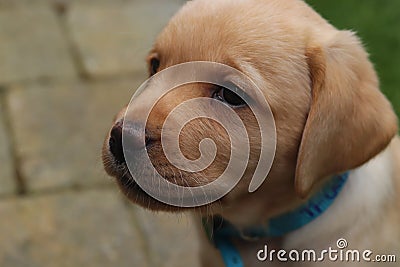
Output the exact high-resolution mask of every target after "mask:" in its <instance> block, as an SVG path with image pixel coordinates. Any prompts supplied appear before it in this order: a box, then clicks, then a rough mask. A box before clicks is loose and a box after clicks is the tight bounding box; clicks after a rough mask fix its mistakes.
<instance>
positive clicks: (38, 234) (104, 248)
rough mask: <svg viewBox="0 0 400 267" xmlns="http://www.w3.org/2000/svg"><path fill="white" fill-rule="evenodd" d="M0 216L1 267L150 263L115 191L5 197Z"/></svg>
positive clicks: (143, 265) (128, 266)
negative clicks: (0, 218)
mask: <svg viewBox="0 0 400 267" xmlns="http://www.w3.org/2000/svg"><path fill="white" fill-rule="evenodd" d="M0 214H1V216H2V218H3V219H2V220H0V229H1V231H2V234H1V235H0V266H10V267H11V266H12V267H26V266H29V267H54V266H57V267H71V266H86V267H114V266H118V267H125V266H126V267H132V266H140V267H147V266H149V265H148V263H147V262H148V259H147V258H146V256H145V255H146V252H145V250H144V246H143V242H142V238H141V235H140V233H139V232H138V230H137V229H135V228H134V227H133V225H132V223H131V215H130V214H129V212H128V211H127V210H126V209H125V206H124V204H123V203H122V201H121V200H120V198H119V196H118V195H117V194H116V191H106V190H104V191H101V190H98V191H85V192H78V193H74V192H69V193H68V192H66V193H60V194H57V195H51V196H49V195H44V196H35V197H30V198H22V199H21V198H20V199H9V200H3V201H1V202H0Z"/></svg>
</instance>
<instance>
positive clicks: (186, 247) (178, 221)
mask: <svg viewBox="0 0 400 267" xmlns="http://www.w3.org/2000/svg"><path fill="white" fill-rule="evenodd" d="M133 212H134V214H135V217H136V220H137V221H138V223H139V225H140V229H141V231H142V233H143V235H144V236H145V238H146V240H147V242H148V247H149V252H148V253H149V255H150V259H151V261H152V263H153V266H156V267H187V266H191V267H199V266H200V260H199V241H198V235H197V232H196V229H194V225H193V221H192V220H193V219H192V218H191V216H190V215H189V214H169V213H154V212H151V211H148V210H144V209H142V208H137V207H135V208H134V209H133Z"/></svg>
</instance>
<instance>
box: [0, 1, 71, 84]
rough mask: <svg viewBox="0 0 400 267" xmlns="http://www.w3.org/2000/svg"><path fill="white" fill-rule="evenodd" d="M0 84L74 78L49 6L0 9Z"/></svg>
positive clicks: (58, 26) (62, 38)
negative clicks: (37, 79)
mask: <svg viewBox="0 0 400 267" xmlns="http://www.w3.org/2000/svg"><path fill="white" fill-rule="evenodd" d="M0 40H1V42H0V58H1V60H0V73H1V74H0V84H5V83H12V82H15V81H22V80H31V79H36V78H42V77H50V78H52V77H72V76H74V75H75V70H74V65H73V62H72V57H71V55H70V53H69V50H68V44H67V42H66V39H65V38H64V36H63V34H62V30H61V27H60V23H59V21H58V20H57V17H56V14H55V12H54V11H53V10H52V9H51V7H50V6H48V5H44V4H40V3H38V4H37V5H29V6H24V5H21V6H18V7H15V8H0Z"/></svg>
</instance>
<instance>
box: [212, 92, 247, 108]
mask: <svg viewBox="0 0 400 267" xmlns="http://www.w3.org/2000/svg"><path fill="white" fill-rule="evenodd" d="M213 98H215V99H217V100H219V101H222V102H224V103H226V104H228V105H230V106H233V107H240V106H243V105H245V104H246V102H244V100H243V99H242V98H241V97H240V96H239V95H238V94H236V93H235V92H233V91H231V90H229V89H226V88H224V87H218V90H216V91H215V92H214V94H213Z"/></svg>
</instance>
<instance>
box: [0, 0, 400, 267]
mask: <svg viewBox="0 0 400 267" xmlns="http://www.w3.org/2000/svg"><path fill="white" fill-rule="evenodd" d="M210 1H211V0H210ZM184 2H185V1H184V0H147V1H146V0H131V1H128V0H70V1H67V0H64V1H62V0H58V1H57V0H0V216H1V220H0V267H3V266H6V267H19V266H24V267H27V266H28V267H31V266H38V267H39V266H40V267H42V266H44V267H47V266H59V267H63V266H96V267H103V266H120V267H123V266H140V267H146V266H149V267H160V266H161V267H164V266H165V267H180V266H182V267H183V266H185V267H187V266H198V265H197V260H196V259H197V250H198V243H197V241H196V234H195V232H194V229H193V227H192V224H191V223H190V218H189V216H187V215H185V214H183V215H168V214H163V213H158V214H154V213H151V212H148V211H144V210H142V209H140V208H137V207H134V206H133V205H131V204H129V203H127V202H126V201H125V199H124V197H122V196H121V195H120V193H119V191H118V189H117V187H116V185H115V184H114V183H113V181H112V179H111V178H109V177H107V176H106V175H105V173H104V171H103V169H102V165H101V158H100V151H101V146H102V142H103V138H104V136H105V134H106V132H107V130H108V129H109V127H110V124H111V120H112V117H113V116H114V114H115V113H116V112H117V111H118V110H119V109H120V108H121V107H122V106H123V105H124V104H125V103H127V102H128V101H129V99H130V97H131V95H132V94H133V92H134V91H135V89H136V88H137V87H138V86H139V85H140V84H141V83H142V82H143V81H144V80H145V79H146V78H147V74H146V67H145V63H144V62H145V61H144V59H145V55H146V53H147V51H148V50H149V49H150V47H151V44H152V41H153V40H154V37H155V36H156V35H157V33H158V32H159V31H160V30H161V29H162V27H163V25H165V23H166V22H167V21H168V19H169V18H170V17H171V16H172V14H173V13H174V12H175V11H176V10H177V9H178V8H179V7H180V6H181V5H183V4H184ZM309 3H310V4H311V5H312V6H313V7H314V8H315V9H316V10H317V11H319V12H320V13H321V14H322V15H323V16H324V17H325V18H327V19H328V20H329V21H330V22H332V23H333V24H334V25H335V26H337V27H339V28H341V29H352V30H354V31H356V32H358V34H359V35H360V36H361V38H362V39H363V42H364V44H365V45H366V47H367V50H368V51H369V53H370V54H371V58H372V60H373V62H374V63H375V65H376V68H377V70H378V73H379V76H380V78H381V83H382V90H383V91H384V93H385V94H386V95H387V96H388V97H389V98H390V100H391V101H392V103H393V105H394V107H395V109H396V111H397V112H398V114H400V89H399V87H400V71H399V68H398V66H399V65H400V2H399V1H392V0H336V1H323V0H310V1H309Z"/></svg>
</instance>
